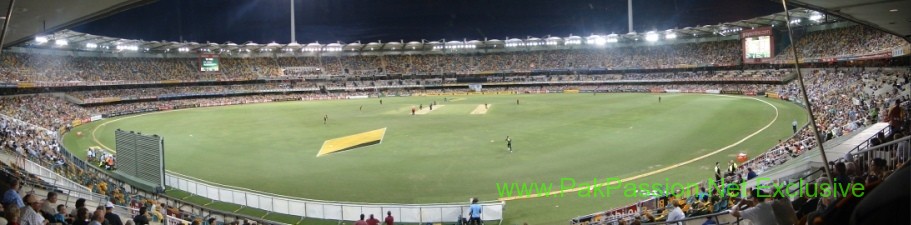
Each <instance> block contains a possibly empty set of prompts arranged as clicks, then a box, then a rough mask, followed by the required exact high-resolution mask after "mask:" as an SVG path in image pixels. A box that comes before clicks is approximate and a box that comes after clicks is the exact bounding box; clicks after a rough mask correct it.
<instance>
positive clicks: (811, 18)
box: [810, 14, 822, 21]
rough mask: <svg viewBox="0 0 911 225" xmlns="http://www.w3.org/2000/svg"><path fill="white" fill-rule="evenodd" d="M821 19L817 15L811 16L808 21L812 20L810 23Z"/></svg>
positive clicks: (820, 16)
mask: <svg viewBox="0 0 911 225" xmlns="http://www.w3.org/2000/svg"><path fill="white" fill-rule="evenodd" d="M821 19H822V15H819V14H813V15H811V16H810V20H812V21H819V20H821Z"/></svg>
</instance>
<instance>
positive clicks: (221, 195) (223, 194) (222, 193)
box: [218, 188, 234, 203]
mask: <svg viewBox="0 0 911 225" xmlns="http://www.w3.org/2000/svg"><path fill="white" fill-rule="evenodd" d="M233 193H234V192H232V191H230V190H225V189H221V188H219V189H218V200H219V201H223V202H228V203H234V195H233Z"/></svg>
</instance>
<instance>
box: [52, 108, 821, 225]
mask: <svg viewBox="0 0 911 225" xmlns="http://www.w3.org/2000/svg"><path fill="white" fill-rule="evenodd" d="M657 96H658V95H656V94H599V95H592V94H544V95H502V96H455V97H453V96H449V97H447V98H449V99H450V100H451V101H449V102H444V101H443V98H444V97H441V96H435V97H399V98H384V99H383V102H384V104H382V105H380V104H379V102H378V100H377V99H363V100H342V101H312V102H281V103H269V104H253V105H240V106H225V107H212V108H198V109H189V110H177V111H169V112H163V113H150V114H143V115H140V116H126V117H120V118H113V119H105V120H102V121H98V122H95V123H91V124H88V125H84V126H80V127H77V128H75V129H74V131H81V132H83V134H84V135H83V136H81V137H76V136H75V135H74V134H75V133H76V132H70V133H68V134H67V135H66V137H65V140H64V144H65V145H66V146H67V148H68V149H70V150H71V151H73V152H74V154H79V155H85V149H86V148H88V147H89V146H95V145H99V144H96V143H95V141H94V138H93V131H94V137H97V140H98V141H99V142H101V143H102V144H103V145H105V146H108V147H111V148H113V147H114V146H113V142H114V141H113V136H114V132H113V131H114V130H115V129H117V128H120V129H124V130H135V131H140V132H142V133H146V134H158V135H161V136H163V137H164V138H165V143H166V148H165V149H166V160H167V162H166V164H167V168H168V170H171V171H175V172H178V173H182V174H185V175H189V176H193V177H196V178H199V179H203V180H208V181H211V182H217V183H220V184H225V185H232V186H237V187H245V188H250V189H255V190H259V191H263V192H272V193H276V194H281V195H289V196H297V197H303V198H311V199H321V200H333V201H349V202H374V203H441V202H465V201H466V199H468V198H470V197H479V198H480V199H481V200H493V199H497V198H498V197H500V196H498V190H497V184H501V185H502V184H504V183H512V182H529V183H553V184H556V185H559V184H560V180H561V179H562V178H572V179H575V180H576V181H577V182H579V185H583V184H582V182H589V181H590V180H591V179H592V178H598V179H599V181H600V180H601V179H602V178H606V177H618V178H626V177H632V176H635V175H639V174H643V173H647V172H650V171H655V170H658V169H661V168H666V167H668V166H671V165H674V164H677V163H680V162H684V161H688V160H691V159H694V158H696V157H700V156H703V155H706V154H708V153H711V152H714V151H715V150H718V149H721V148H723V147H725V146H728V145H731V144H733V143H736V142H738V141H740V140H741V139H744V138H745V137H747V136H748V135H750V134H752V133H754V132H756V131H758V130H760V129H761V128H763V127H765V126H766V125H767V124H769V123H770V122H772V120H773V118H775V111H776V109H775V108H773V107H772V106H770V105H768V104H765V103H763V102H761V101H757V100H754V99H750V98H748V97H739V96H738V97H732V96H722V95H696V94H661V96H662V100H663V101H662V102H661V103H658V101H657ZM517 99H519V100H520V102H521V104H520V105H516V100H517ZM758 99H760V100H762V101H766V102H768V103H770V104H772V105H774V106H775V107H777V110H778V113H779V115H778V116H779V117H778V119H777V120H776V121H774V123H772V125H771V126H770V127H768V129H765V130H763V131H762V132H759V133H758V134H757V135H755V136H753V137H751V138H749V139H747V140H745V141H744V142H742V143H740V144H739V145H736V146H734V147H732V148H730V149H727V150H725V151H721V152H718V153H717V154H714V155H711V156H708V157H706V158H704V159H701V160H697V161H693V162H691V163H688V164H684V165H678V166H676V167H674V168H673V169H670V170H667V171H664V172H661V173H657V174H653V175H650V176H646V177H644V178H640V179H637V180H635V181H634V182H648V183H651V182H662V183H663V182H664V180H665V178H668V179H669V180H670V181H671V182H694V181H697V180H700V179H706V178H709V177H711V174H712V171H711V167H712V166H713V164H714V162H715V161H721V162H723V164H725V165H726V163H724V162H727V161H729V160H731V159H733V158H734V155H736V154H737V153H740V152H745V153H747V154H749V155H750V156H754V155H756V154H758V153H760V152H763V151H765V150H767V149H769V148H770V147H772V146H774V145H775V144H776V143H777V141H778V140H780V139H785V138H787V137H789V136H790V135H791V121H793V120H794V119H797V120H799V121H800V123H801V124H803V123H806V120H807V119H806V114H805V113H804V111H803V110H802V108H800V107H798V106H796V105H794V104H791V103H788V102H784V101H780V100H773V99H767V98H762V97H759V98H758ZM433 101H437V103H438V104H440V105H445V106H444V107H441V108H438V109H437V110H434V111H433V112H430V113H429V114H426V115H417V116H412V115H410V108H411V106H412V105H414V106H416V105H418V104H423V105H424V107H427V105H428V104H429V103H431V102H433ZM484 103H488V104H490V105H491V106H490V111H489V112H488V113H487V114H485V115H469V113H470V112H471V111H472V110H474V109H475V107H477V106H478V105H479V104H484ZM361 106H363V110H359V108H360V107H361ZM323 115H328V117H329V122H328V124H327V125H324V124H323ZM96 128H97V129H96ZM379 128H387V131H386V134H385V138H384V139H383V141H382V143H381V144H378V145H372V146H367V147H361V148H356V149H352V150H348V151H344V152H339V153H333V154H329V155H326V156H322V157H316V153H317V152H318V151H319V149H320V147H321V145H322V143H323V141H325V140H327V139H332V138H337V137H342V136H346V135H351V134H355V133H360V132H365V131H369V130H374V129H379ZM507 135H509V136H510V137H512V139H513V149H514V151H515V152H513V153H509V152H507V151H506V144H505V142H504V139H505V137H506V136H507ZM618 195H620V192H616V193H612V195H611V196H612V197H610V198H580V197H577V195H575V193H573V194H567V195H565V196H564V197H545V198H535V199H522V200H511V201H508V202H507V206H506V210H505V212H504V213H505V217H506V218H507V219H506V221H505V223H506V224H521V223H523V222H529V223H530V224H565V223H566V222H567V221H568V220H569V219H570V218H572V217H574V216H578V215H583V214H588V213H592V212H596V211H600V210H605V209H608V208H612V207H615V206H620V205H622V204H627V203H631V202H635V201H638V200H641V199H642V198H626V197H622V196H618ZM230 207H232V206H221V207H219V208H222V209H230ZM281 221H282V222H290V223H294V222H297V221H296V220H295V221H288V220H285V219H282V220H281Z"/></svg>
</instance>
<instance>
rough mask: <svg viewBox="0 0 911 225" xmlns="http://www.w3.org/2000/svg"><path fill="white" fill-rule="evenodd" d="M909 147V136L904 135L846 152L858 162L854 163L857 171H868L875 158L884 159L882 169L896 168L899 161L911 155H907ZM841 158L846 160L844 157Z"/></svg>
mask: <svg viewBox="0 0 911 225" xmlns="http://www.w3.org/2000/svg"><path fill="white" fill-rule="evenodd" d="M909 149H911V136H906V137H903V138H899V139H898V140H893V141H890V142H886V143H882V144H880V145H877V146H873V147H869V148H866V149H861V150H859V151H857V152H852V153H848V154H849V155H850V156H851V157H852V158H853V159H854V160H855V161H857V162H859V163H858V164H856V165H855V166H857V167H856V170H857V171H869V167H870V163H871V160H873V159H875V158H880V159H883V160H885V161H886V167H885V168H883V170H894V169H897V166H898V165H899V164H901V162H907V161H908V158H909V157H911V155H908V154H909ZM842 160H845V161H847V160H846V159H842ZM880 179H882V177H881V178H880Z"/></svg>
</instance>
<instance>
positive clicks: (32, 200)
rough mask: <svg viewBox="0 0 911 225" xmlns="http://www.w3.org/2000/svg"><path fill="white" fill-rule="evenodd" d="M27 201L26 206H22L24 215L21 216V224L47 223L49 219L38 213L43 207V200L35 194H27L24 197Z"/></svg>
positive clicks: (39, 224) (41, 224)
mask: <svg viewBox="0 0 911 225" xmlns="http://www.w3.org/2000/svg"><path fill="white" fill-rule="evenodd" d="M24 200H25V202H26V205H27V206H26V207H23V208H22V217H21V218H19V224H20V225H45V224H47V220H45V219H44V217H42V216H41V215H40V214H38V209H39V208H40V207H41V202H40V201H38V198H36V197H35V195H31V194H29V195H26V196H25V198H24Z"/></svg>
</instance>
